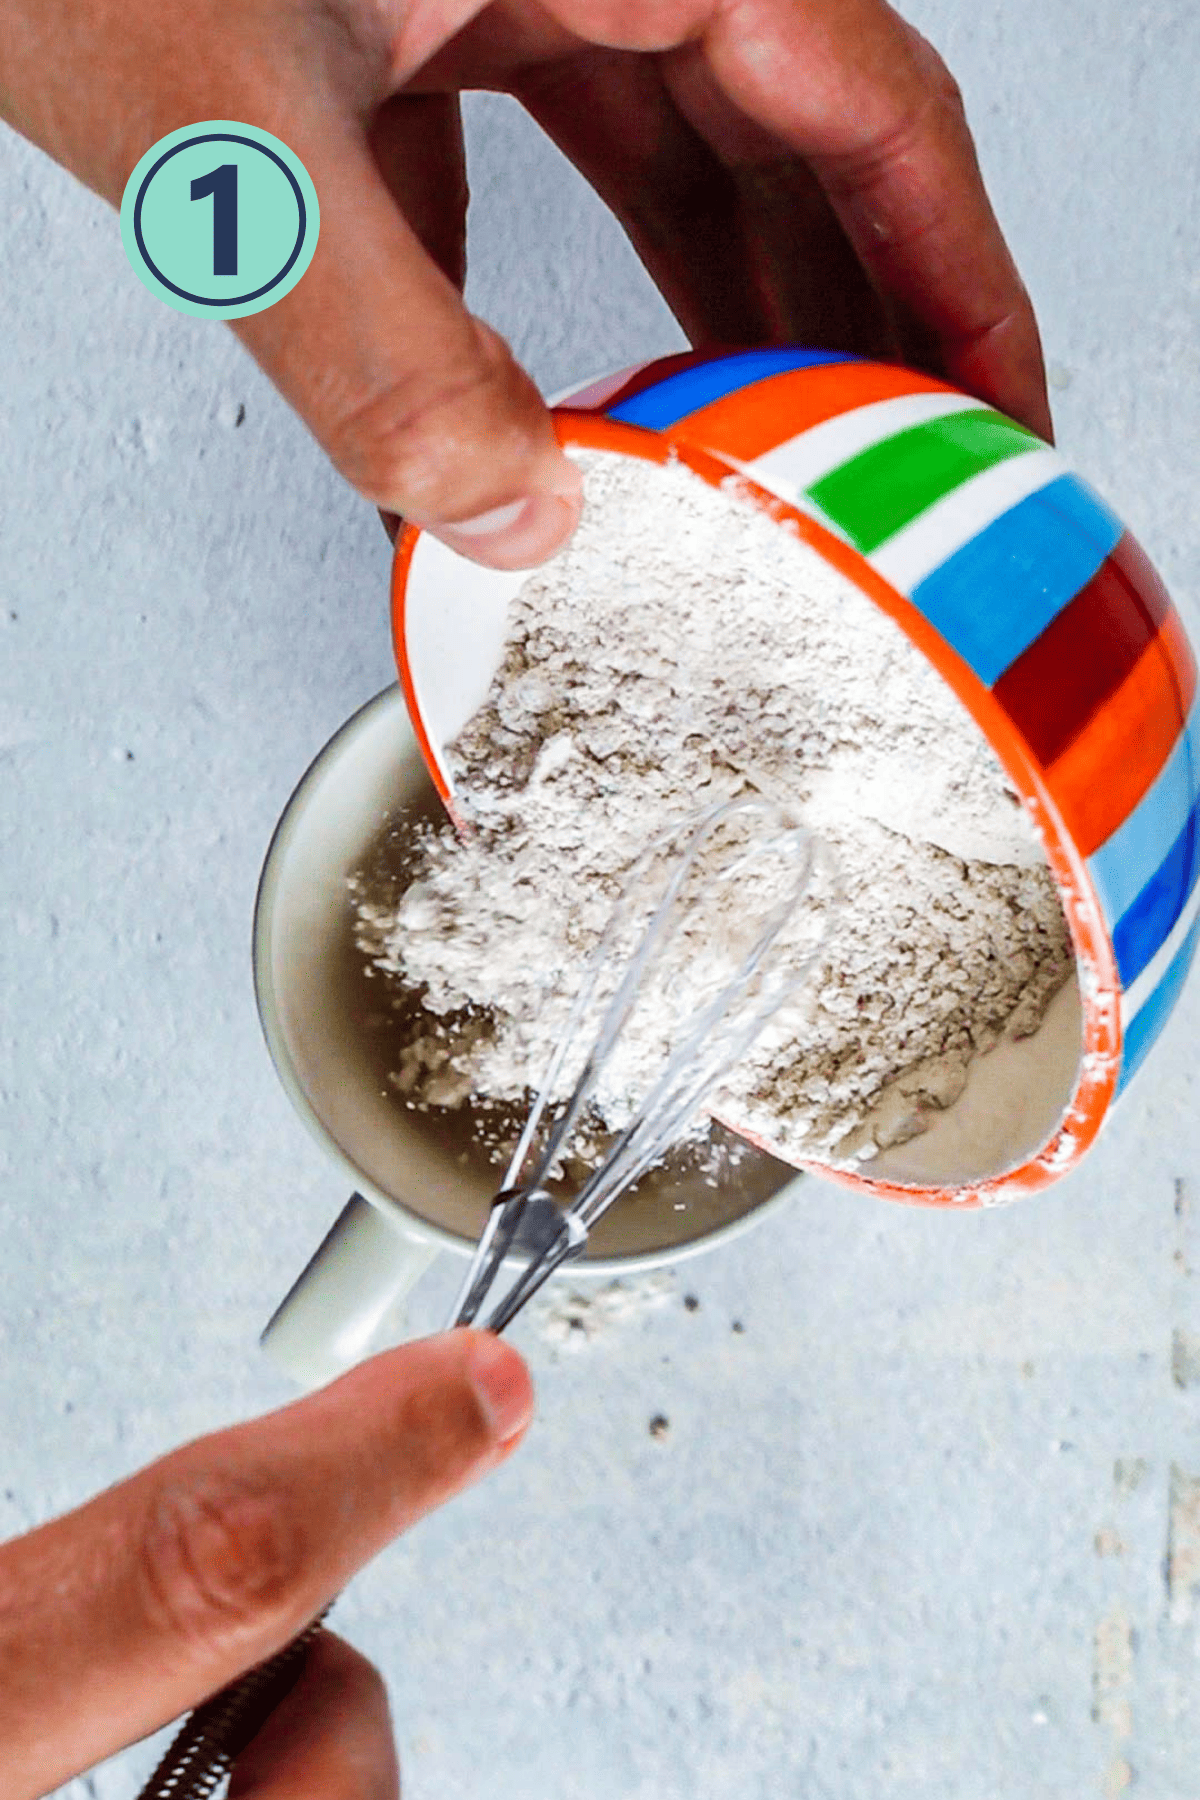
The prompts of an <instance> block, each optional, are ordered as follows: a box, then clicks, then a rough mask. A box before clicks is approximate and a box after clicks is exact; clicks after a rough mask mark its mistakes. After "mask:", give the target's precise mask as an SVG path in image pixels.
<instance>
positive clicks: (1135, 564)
mask: <svg viewBox="0 0 1200 1800" xmlns="http://www.w3.org/2000/svg"><path fill="white" fill-rule="evenodd" d="M1170 610H1171V597H1170V595H1169V594H1168V593H1167V590H1166V588H1165V587H1164V586H1163V584H1162V582H1161V581H1160V580H1159V578H1158V576H1157V575H1156V574H1155V572H1154V569H1153V568H1152V567H1151V565H1150V562H1149V560H1148V559H1147V557H1146V553H1145V551H1144V550H1142V548H1141V546H1140V545H1139V544H1138V543H1136V542H1135V540H1134V539H1133V538H1131V537H1130V536H1129V534H1128V532H1126V533H1125V535H1124V536H1123V537H1122V538H1121V539H1120V540H1119V542H1118V543H1117V544H1116V545H1115V547H1114V549H1113V551H1112V554H1111V555H1110V556H1107V557H1106V558H1105V559H1104V561H1103V562H1102V563H1101V565H1100V567H1099V568H1098V569H1097V571H1096V573H1095V574H1094V575H1093V576H1092V579H1091V580H1090V581H1089V582H1088V584H1087V586H1086V587H1082V588H1080V590H1079V592H1078V593H1077V594H1076V595H1075V597H1074V599H1072V600H1069V601H1068V602H1067V604H1066V606H1064V607H1063V609H1062V611H1061V612H1060V613H1059V614H1058V616H1057V617H1056V618H1054V619H1052V620H1051V622H1050V624H1049V625H1047V627H1046V629H1045V630H1044V631H1043V632H1042V634H1041V636H1040V637H1038V638H1035V639H1034V641H1033V643H1032V644H1030V646H1029V648H1028V649H1027V650H1024V651H1022V653H1021V655H1020V656H1018V658H1017V660H1016V662H1014V663H1012V664H1010V666H1009V667H1008V668H1007V669H1006V670H1005V671H1004V674H1003V675H1002V676H1001V677H1000V679H999V681H997V682H996V683H995V684H994V692H995V695H996V698H997V700H999V702H1000V704H1001V706H1002V707H1003V708H1004V710H1005V712H1006V713H1007V714H1008V716H1009V717H1010V719H1011V720H1012V721H1013V724H1014V725H1016V727H1017V729H1018V730H1019V731H1021V732H1022V733H1023V734H1024V737H1025V740H1026V742H1027V743H1028V745H1029V748H1030V749H1031V750H1032V751H1033V754H1034V755H1035V756H1036V757H1037V759H1038V761H1039V762H1040V763H1041V764H1042V766H1043V768H1045V767H1047V766H1048V765H1049V764H1050V763H1052V762H1053V761H1054V759H1055V757H1056V756H1061V755H1062V753H1063V751H1064V750H1065V749H1066V748H1067V745H1068V744H1070V743H1071V742H1072V741H1073V739H1075V738H1076V737H1078V735H1079V733H1080V732H1081V731H1082V730H1083V728H1084V726H1085V725H1086V724H1087V722H1088V720H1089V719H1090V718H1092V717H1093V716H1094V715H1095V714H1096V713H1097V712H1099V710H1100V708H1101V707H1102V706H1103V705H1104V702H1105V701H1106V700H1107V699H1108V697H1109V695H1110V694H1115V693H1116V691H1117V689H1118V688H1119V687H1120V685H1121V683H1122V682H1123V681H1124V680H1125V677H1126V676H1127V675H1128V674H1129V672H1130V670H1131V669H1132V668H1133V666H1134V664H1135V663H1136V662H1137V660H1138V658H1139V657H1140V656H1141V655H1142V654H1143V652H1144V651H1145V649H1146V646H1147V645H1148V644H1150V643H1151V642H1152V641H1153V640H1154V638H1156V637H1157V636H1158V633H1159V631H1160V629H1161V627H1162V623H1163V620H1164V619H1165V618H1166V616H1167V614H1168V612H1169V611H1170Z"/></svg>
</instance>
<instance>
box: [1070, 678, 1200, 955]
mask: <svg viewBox="0 0 1200 1800" xmlns="http://www.w3.org/2000/svg"><path fill="white" fill-rule="evenodd" d="M1198 798H1200V698H1197V699H1196V700H1194V701H1193V702H1192V712H1191V717H1190V718H1189V720H1188V722H1187V724H1186V726H1185V727H1184V729H1183V731H1182V732H1181V733H1180V737H1179V741H1178V743H1177V744H1176V745H1175V748H1174V749H1173V750H1172V752H1171V754H1170V756H1169V757H1168V758H1167V760H1166V762H1165V764H1164V765H1163V767H1162V768H1161V769H1160V770H1159V773H1158V774H1157V775H1156V776H1155V778H1154V780H1153V781H1152V782H1151V784H1150V786H1149V787H1148V788H1147V789H1146V792H1145V793H1144V794H1143V796H1142V798H1141V799H1140V800H1139V801H1138V803H1137V805H1136V807H1135V808H1134V810H1133V811H1132V812H1131V813H1130V815H1129V817H1128V818H1127V819H1125V820H1124V821H1123V822H1122V823H1121V824H1120V825H1118V826H1117V829H1116V830H1115V831H1114V832H1113V834H1112V836H1111V837H1110V838H1108V839H1107V840H1106V841H1105V842H1104V843H1103V844H1101V846H1100V848H1099V849H1098V850H1096V851H1094V852H1093V854H1092V855H1091V856H1089V858H1088V864H1087V866H1088V872H1089V873H1090V875H1091V877H1092V880H1093V881H1094V882H1095V884H1096V891H1097V893H1098V894H1099V895H1100V903H1101V905H1102V906H1103V908H1104V912H1105V916H1106V917H1107V919H1108V922H1109V924H1110V925H1111V924H1112V923H1113V922H1114V921H1115V920H1117V919H1119V918H1120V917H1121V916H1122V914H1123V913H1126V912H1127V911H1128V910H1129V908H1130V907H1131V906H1132V905H1133V902H1134V901H1135V900H1136V899H1137V897H1138V895H1139V894H1140V893H1141V892H1142V889H1143V887H1144V886H1145V884H1146V882H1147V880H1148V879H1149V877H1150V876H1152V875H1153V874H1154V873H1155V871H1156V870H1157V869H1159V868H1160V867H1161V865H1162V864H1163V862H1165V860H1166V859H1167V857H1168V856H1169V855H1170V853H1171V848H1172V846H1173V845H1174V844H1175V843H1176V842H1177V840H1178V838H1179V834H1180V832H1181V831H1183V830H1184V829H1185V828H1186V826H1187V821H1188V816H1189V814H1190V813H1191V811H1192V808H1193V807H1194V806H1195V804H1196V801H1197V799H1198Z"/></svg>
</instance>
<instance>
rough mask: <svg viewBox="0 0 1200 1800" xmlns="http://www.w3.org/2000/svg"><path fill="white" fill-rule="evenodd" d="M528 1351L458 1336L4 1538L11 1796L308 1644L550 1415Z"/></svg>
mask: <svg viewBox="0 0 1200 1800" xmlns="http://www.w3.org/2000/svg"><path fill="white" fill-rule="evenodd" d="M532 1404H533V1401H532V1389H531V1386H530V1382H529V1375H528V1371H527V1370H526V1368H525V1365H524V1363H523V1362H522V1361H521V1358H520V1357H519V1356H518V1355H517V1353H516V1351H515V1350H513V1349H512V1347H511V1346H510V1345H507V1344H504V1343H502V1342H501V1341H500V1340H499V1339H498V1338H495V1337H492V1336H491V1335H489V1334H487V1333H481V1332H473V1331H454V1332H450V1333H447V1334H445V1335H444V1336H442V1337H436V1338H430V1339H428V1340H426V1341H425V1342H423V1343H418V1344H409V1345H404V1346H402V1347H401V1348H400V1349H399V1350H394V1351H390V1352H389V1353H387V1354H386V1355H384V1356H380V1357H376V1358H375V1359H374V1360H373V1361H371V1362H369V1363H364V1364H363V1365H362V1366H361V1367H359V1368H357V1369H353V1370H351V1372H350V1373H349V1374H348V1375H345V1376H343V1377H342V1378H341V1380H339V1381H336V1382H334V1383H333V1384H332V1385H331V1386H330V1387H327V1388H324V1389H322V1390H321V1392H319V1393H316V1394H312V1395H309V1396H308V1397H307V1398H305V1399H303V1400H300V1401H298V1402H296V1403H295V1404H294V1405H292V1406H289V1407H285V1408H283V1409H281V1410H280V1411H278V1412H275V1413H271V1414H269V1415H267V1416H266V1417H265V1418H262V1419H257V1420H254V1421H252V1422H250V1423H248V1424H243V1425H237V1426H234V1427H232V1428H231V1429H229V1430H227V1431H220V1432H216V1433H214V1434H213V1435H212V1436H210V1437H206V1438H202V1439H200V1440H198V1441H197V1442H196V1443H193V1444H189V1445H186V1446H185V1447H184V1448H183V1449H180V1450H176V1451H175V1452H173V1453H172V1454H171V1455H170V1456H167V1457H164V1458H163V1459H162V1460H161V1461H160V1462H158V1463H155V1464H153V1465H152V1466H151V1467H150V1468H148V1469H144V1470H142V1471H141V1472H140V1473H139V1474H137V1475H135V1476H133V1477H132V1479H131V1480H129V1481H126V1482H123V1483H122V1484H121V1485H119V1486H117V1487H114V1488H110V1489H109V1490H108V1491H107V1492H106V1493H103V1494H100V1495H98V1496H97V1497H96V1498H95V1499H94V1500H91V1501H89V1502H88V1503H87V1505H85V1506H82V1507H80V1508H79V1509H78V1511H76V1512H73V1513H70V1514H68V1515H67V1516H66V1517H65V1518H62V1519H57V1520H55V1521H54V1522H53V1523H51V1524H49V1525H45V1526H43V1527H41V1529H40V1530H38V1531H34V1532H31V1533H30V1534H29V1535H28V1536H27V1537H24V1538H20V1539H18V1540H16V1541H15V1542H14V1543H11V1544H7V1545H4V1546H3V1547H0V1670H2V1678H0V1743H2V1744H3V1745H4V1747H5V1774H6V1776H7V1777H8V1778H9V1782H8V1785H7V1786H6V1790H5V1791H6V1793H7V1792H12V1793H13V1794H14V1795H23V1794H26V1793H28V1794H31V1795H32V1794H39V1793H43V1792H46V1791H47V1790H49V1789H51V1788H53V1787H54V1786H55V1785H56V1784H57V1783H59V1782H61V1781H63V1780H65V1779H66V1777H67V1776H68V1775H70V1774H72V1773H74V1772H75V1771H76V1770H78V1769H80V1768H84V1767H87V1766H88V1765H90V1764H92V1763H95V1762H98V1761H100V1760H101V1759H102V1758H104V1757H106V1756H109V1755H111V1754H112V1753H113V1751H115V1750H116V1749H118V1748H119V1747H120V1746H121V1745H123V1744H126V1743H129V1742H131V1741H132V1740H134V1739H135V1738H140V1737H143V1736H145V1735H146V1734H147V1733H148V1732H150V1731H153V1730H155V1729H157V1728H158V1727H159V1726H160V1725H162V1724H163V1723H165V1722H166V1721H168V1720H170V1719H172V1718H174V1717H176V1716H177V1715H178V1714H179V1713H181V1712H183V1711H185V1710H187V1709H188V1708H190V1707H192V1706H193V1705H195V1704H196V1703H197V1702H198V1701H200V1700H202V1699H204V1698H206V1697H207V1696H208V1695H209V1694H212V1693H214V1692H216V1691H217V1689H218V1688H221V1687H223V1686H224V1685H225V1684H226V1683H227V1682H228V1681H230V1680H232V1678H233V1677H234V1676H235V1675H237V1674H239V1673H241V1672H242V1671H243V1670H244V1669H247V1668H250V1667H251V1666H252V1665H253V1664H255V1663H257V1662H261V1661H263V1660H265V1658H266V1657H268V1656H270V1655H272V1654H273V1653H274V1652H275V1651H276V1650H277V1649H279V1648H280V1647H281V1646H282V1645H283V1644H285V1643H287V1642H289V1641H290V1640H291V1638H292V1637H294V1636H295V1635H296V1633H297V1632H298V1631H299V1630H301V1629H302V1628H303V1626H304V1625H305V1624H307V1623H308V1621H309V1620H311V1619H312V1618H314V1617H315V1616H316V1614H317V1613H318V1612H320V1610H321V1608H322V1607H323V1606H324V1605H325V1604H326V1602H327V1601H328V1600H329V1599H330V1597H331V1596H332V1595H333V1594H335V1593H337V1592H338V1591H339V1590H340V1589H341V1588H342V1587H343V1586H344V1585H345V1583H346V1582H347V1580H348V1579H349V1578H350V1576H351V1575H352V1574H353V1573H354V1571H355V1570H356V1569H358V1568H360V1567H361V1566H362V1565H363V1564H364V1563H365V1562H368V1561H369V1560H370V1559H371V1558H372V1557H373V1556H375V1555H376V1554H377V1553H378V1552H379V1551H380V1550H381V1549H382V1548H383V1546H384V1545H385V1544H387V1543H388V1542H390V1540H391V1539H392V1538H394V1537H395V1536H396V1535H397V1534H398V1533H399V1532H401V1531H404V1530H405V1529H406V1528H407V1527H408V1526H409V1525H411V1524H412V1523H413V1522H414V1520H416V1519H417V1518H419V1517H421V1516H422V1515H423V1514H424V1513H426V1512H428V1511H429V1510H430V1509H431V1508H432V1507H435V1506H438V1505H440V1504H441V1503H442V1502H443V1501H444V1500H447V1499H449V1497H450V1496H451V1495H452V1494H454V1493H456V1492H457V1491H458V1490H459V1489H460V1488H462V1487H463V1486H465V1485H466V1484H467V1483H468V1482H469V1481H472V1480H474V1479H476V1478H477V1477H478V1476H480V1475H481V1474H483V1473H485V1472H486V1471H487V1470H489V1469H492V1468H494V1467H495V1466H496V1465H497V1464H498V1462H500V1461H501V1460H502V1459H503V1457H504V1456H505V1455H506V1454H508V1453H509V1452H510V1451H511V1449H512V1448H513V1447H514V1446H515V1444H516V1443H517V1441H518V1440H519V1438H520V1435H521V1433H522V1431H523V1430H524V1428H525V1425H526V1424H527V1423H528V1420H529V1417H530V1415H531V1411H532Z"/></svg>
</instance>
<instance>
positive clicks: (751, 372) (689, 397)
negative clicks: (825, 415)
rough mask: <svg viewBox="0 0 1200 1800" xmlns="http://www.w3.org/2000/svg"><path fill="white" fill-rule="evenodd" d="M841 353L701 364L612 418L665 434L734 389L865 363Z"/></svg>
mask: <svg viewBox="0 0 1200 1800" xmlns="http://www.w3.org/2000/svg"><path fill="white" fill-rule="evenodd" d="M861 360H862V359H861V358H860V357H857V356H847V355H845V354H844V352H842V351H840V350H741V351H735V352H734V354H733V355H731V356H719V357H717V358H716V359H715V360H714V361H713V362H705V363H697V364H696V366H695V367H694V368H691V369H680V370H679V372H678V373H677V374H675V375H668V376H666V378H665V379H664V380H662V381H657V382H655V384H654V386H653V387H649V388H646V389H645V390H644V392H642V393H640V394H635V395H634V396H633V398H632V399H631V400H622V401H620V402H619V403H618V404H617V405H616V406H606V407H605V408H604V411H605V412H606V413H607V415H608V417H609V418H610V419H623V420H624V421H625V422H626V424H628V425H645V426H646V427H647V428H648V429H650V430H651V431H662V430H663V429H664V427H665V426H667V425H675V424H678V422H679V420H680V419H686V418H687V416H688V414H689V413H694V412H699V410H700V408H701V407H702V406H709V405H711V404H712V402H713V401H714V400H721V399H723V398H724V396H725V395H726V394H732V393H733V392H734V390H735V389H737V388H742V387H748V386H749V385H750V384H751V383H752V382H755V381H766V380H767V379H768V378H769V377H770V376H772V375H784V374H786V373H787V371H788V370H789V369H814V368H818V367H820V366H821V365H822V364H824V363H843V362H860V361H861Z"/></svg>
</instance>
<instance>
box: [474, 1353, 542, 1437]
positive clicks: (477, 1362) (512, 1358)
mask: <svg viewBox="0 0 1200 1800" xmlns="http://www.w3.org/2000/svg"><path fill="white" fill-rule="evenodd" d="M468 1368H469V1374H470V1380H471V1385H472V1387H473V1388H474V1389H475V1392H476V1394H477V1396H478V1398H479V1403H480V1405H481V1406H482V1407H483V1409H484V1412H485V1413H486V1414H487V1416H488V1418H489V1420H490V1421H491V1426H492V1430H493V1431H494V1432H495V1434H496V1439H497V1441H498V1442H499V1443H501V1444H506V1443H507V1442H508V1440H509V1438H513V1437H516V1435H517V1433H518V1432H519V1431H523V1430H524V1428H525V1426H526V1425H528V1423H529V1421H530V1419H531V1418H532V1417H533V1405H534V1400H533V1383H532V1382H531V1381H530V1379H529V1370H528V1369H527V1368H526V1367H525V1364H524V1362H523V1361H522V1360H521V1358H520V1357H519V1356H518V1355H517V1352H516V1351H515V1350H514V1349H513V1348H512V1347H511V1345H509V1344H505V1343H502V1342H501V1340H500V1339H499V1338H498V1337H493V1336H492V1334H491V1333H490V1332H486V1331H481V1332H478V1333H477V1334H476V1342H475V1343H474V1344H473V1345H472V1346H471V1358H470V1363H469V1365H468Z"/></svg>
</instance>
